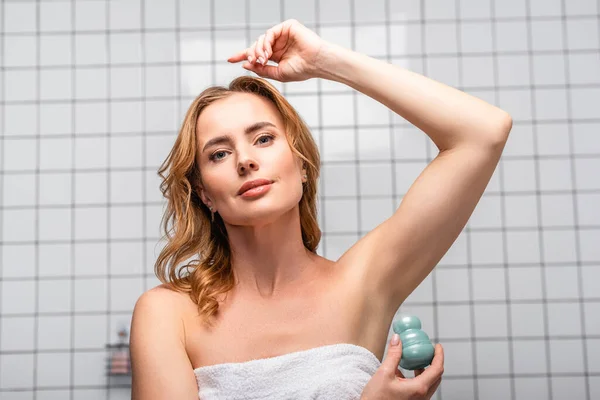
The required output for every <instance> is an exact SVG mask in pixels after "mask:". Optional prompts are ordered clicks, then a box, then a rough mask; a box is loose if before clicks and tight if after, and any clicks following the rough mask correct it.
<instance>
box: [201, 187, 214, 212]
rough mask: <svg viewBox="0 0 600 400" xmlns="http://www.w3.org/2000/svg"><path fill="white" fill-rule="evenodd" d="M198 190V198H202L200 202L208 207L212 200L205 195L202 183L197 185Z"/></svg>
mask: <svg viewBox="0 0 600 400" xmlns="http://www.w3.org/2000/svg"><path fill="white" fill-rule="evenodd" d="M198 192H199V194H200V199H201V200H202V202H203V203H204V204H205V205H206V206H207V207H210V206H211V205H212V201H211V200H210V198H209V197H208V196H207V194H206V190H204V187H203V186H202V185H198Z"/></svg>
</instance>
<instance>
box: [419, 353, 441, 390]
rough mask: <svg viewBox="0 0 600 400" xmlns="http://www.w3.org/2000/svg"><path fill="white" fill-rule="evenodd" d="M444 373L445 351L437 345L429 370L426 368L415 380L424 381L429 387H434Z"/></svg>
mask: <svg viewBox="0 0 600 400" xmlns="http://www.w3.org/2000/svg"><path fill="white" fill-rule="evenodd" d="M443 373H444V349H443V348H442V345H441V344H439V343H438V344H436V345H435V353H434V355H433V361H432V362H431V365H430V366H429V368H426V369H425V370H424V371H423V372H422V373H421V374H419V376H415V379H419V380H422V381H423V382H424V383H425V384H426V385H427V386H432V385H433V384H434V383H435V382H436V381H437V380H438V379H439V378H440V377H441V376H442V374H443Z"/></svg>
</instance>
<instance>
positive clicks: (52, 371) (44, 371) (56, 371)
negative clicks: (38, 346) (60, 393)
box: [36, 352, 71, 387]
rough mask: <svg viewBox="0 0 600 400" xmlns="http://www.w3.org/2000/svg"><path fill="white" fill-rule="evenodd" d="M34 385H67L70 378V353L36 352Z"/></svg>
mask: <svg viewBox="0 0 600 400" xmlns="http://www.w3.org/2000/svg"><path fill="white" fill-rule="evenodd" d="M36 362H37V369H36V371H37V374H36V385H37V386H42V387H65V386H69V384H70V379H71V354H70V353H68V352H67V353H50V354H46V353H38V354H36Z"/></svg>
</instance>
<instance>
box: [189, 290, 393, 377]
mask: <svg viewBox="0 0 600 400" xmlns="http://www.w3.org/2000/svg"><path fill="white" fill-rule="evenodd" d="M195 314H196V318H192V317H191V313H190V317H188V318H186V322H185V325H186V347H187V348H186V351H187V353H188V357H189V358H190V360H191V362H192V366H193V368H198V367H202V366H207V365H215V364H220V363H228V362H245V361H249V360H254V359H260V358H268V357H274V356H278V355H282V354H287V353H291V352H295V351H301V350H306V349H310V348H314V347H318V346H323V345H328V344H333V343H351V344H356V345H359V346H362V347H365V348H367V349H369V350H371V351H372V352H373V353H374V354H376V355H377V356H378V357H381V356H382V355H383V351H384V348H385V339H386V337H387V332H388V329H389V322H388V323H387V325H386V322H385V319H386V318H385V316H382V315H377V313H373V310H372V309H371V308H370V307H369V304H368V299H367V298H365V297H364V296H362V295H360V292H359V291H357V290H354V288H352V287H349V286H348V285H344V284H343V282H342V281H341V280H339V279H338V280H334V281H333V282H332V283H327V282H324V283H323V285H322V286H320V287H313V288H311V289H308V290H307V291H304V292H301V293H298V294H297V295H295V296H290V297H287V298H285V299H283V298H282V299H279V300H276V301H264V302H263V301H256V300H254V301H252V300H248V299H244V298H234V299H233V300H232V301H231V302H229V303H227V304H224V306H223V307H222V308H221V309H220V313H219V316H218V317H217V318H216V319H215V320H214V324H213V326H212V327H211V328H208V327H207V326H206V325H204V324H202V323H201V322H200V320H199V317H197V313H195ZM379 343H381V344H382V345H383V346H381V345H380V344H379ZM379 353H381V354H379Z"/></svg>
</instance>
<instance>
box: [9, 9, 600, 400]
mask: <svg viewBox="0 0 600 400" xmlns="http://www.w3.org/2000/svg"><path fill="white" fill-rule="evenodd" d="M0 4H1V6H0V16H1V18H0V24H1V26H2V29H1V32H2V40H1V44H0V46H1V47H0V59H1V60H2V61H1V63H2V73H1V75H0V96H1V97H0V102H1V105H2V107H0V126H1V127H2V129H1V141H0V154H1V156H0V221H1V224H0V225H1V229H0V260H1V261H0V262H1V268H0V284H1V286H0V291H1V296H0V399H2V400H4V399H10V400H13V399H15V400H25V399H27V400H29V399H37V400H41V399H43V400H49V399H61V400H62V399H67V398H70V399H86V400H88V399H107V398H110V399H121V398H122V399H127V398H129V397H130V392H129V390H130V389H129V388H128V387H127V384H128V382H127V380H121V381H119V380H115V379H114V378H113V379H111V380H110V381H109V380H107V378H106V377H105V376H104V373H103V365H104V364H103V363H104V357H105V350H104V346H105V344H106V343H112V342H115V341H116V339H117V338H116V330H117V328H118V327H119V326H120V324H126V325H127V324H129V322H130V314H131V311H132V307H133V304H134V302H135V300H136V299H137V297H138V296H139V295H140V294H141V293H142V292H143V291H145V290H146V289H148V288H150V287H153V286H155V285H156V284H158V283H159V282H158V281H157V279H156V278H155V277H154V276H153V262H154V260H155V258H156V255H157V254H158V249H159V246H160V244H158V243H157V241H158V236H159V233H158V223H159V219H160V216H161V211H162V204H163V202H162V200H161V196H160V192H159V190H158V184H159V180H158V179H157V176H156V170H157V167H158V166H159V164H160V163H161V162H162V160H163V159H164V157H165V156H166V154H167V152H168V149H169V148H170V146H171V145H172V143H173V140H174V138H175V135H176V132H177V130H178V127H179V123H180V122H181V121H182V119H183V115H184V113H185V111H186V108H187V105H188V104H189V103H190V101H191V100H192V99H193V97H194V96H195V95H197V94H198V93H199V92H200V91H201V90H202V89H204V88H205V87H207V86H208V85H212V84H226V83H228V82H229V81H230V80H231V79H232V78H233V77H235V76H237V75H241V74H244V73H246V71H245V70H243V69H242V68H241V67H240V65H239V64H238V65H230V64H228V63H227V62H226V61H225V59H226V58H227V57H228V56H229V55H231V54H232V53H233V52H236V51H238V50H240V49H241V48H244V47H246V46H247V45H249V44H250V43H252V42H253V41H254V40H255V38H256V37H257V36H258V35H260V34H261V33H262V32H264V31H265V30H266V29H267V28H269V27H270V26H272V25H274V24H276V23H278V22H280V21H281V20H283V19H286V18H296V19H298V20H300V21H302V22H303V23H305V24H306V25H307V26H308V27H310V28H311V29H314V30H316V31H317V32H318V33H319V34H320V35H321V36H322V37H323V38H325V39H326V40H330V41H333V42H336V43H338V44H341V45H343V46H346V47H351V48H353V49H355V50H357V51H360V52H363V53H366V54H369V55H371V56H373V57H377V58H381V59H384V60H387V61H389V62H391V63H393V64H396V65H399V66H402V67H406V68H409V69H411V70H414V71H416V72H419V73H423V74H425V75H428V76H430V77H432V78H434V79H437V80H440V81H442V82H444V83H446V84H449V85H452V86H456V87H459V88H461V89H463V90H465V91H467V92H469V93H471V94H474V95H476V96H478V97H481V98H483V99H484V100H486V101H489V102H491V103H493V104H496V105H499V106H500V107H502V108H504V109H506V110H507V111H509V112H510V113H511V115H512V117H513V120H514V127H513V131H512V134H511V136H510V141H509V143H508V144H507V146H506V150H505V152H504V156H503V159H502V161H501V163H500V165H499V167H498V168H497V170H496V173H495V175H494V177H493V178H492V180H491V182H490V184H489V186H488V188H487V190H486V193H485V194H484V196H483V198H482V199H481V202H480V203H479V205H478V207H477V209H476V210H475V212H474V214H473V216H472V218H471V220H470V222H469V224H468V226H467V227H466V229H465V230H464V231H463V232H462V234H461V235H460V237H459V238H458V239H457V241H456V242H455V244H454V245H453V247H452V248H451V249H450V251H449V252H448V253H447V254H446V256H445V257H444V258H443V260H442V261H441V262H440V265H439V266H438V267H437V268H436V270H435V271H434V272H433V273H432V274H431V275H430V276H429V277H428V278H427V279H426V280H425V281H424V282H423V284H422V285H421V286H420V287H419V288H418V289H417V290H416V291H415V292H414V293H413V294H412V295H411V296H410V298H409V299H408V300H407V302H406V303H405V305H404V306H403V307H402V308H401V311H402V312H409V313H415V314H416V315H418V316H419V317H420V318H421V320H422V321H423V329H424V330H425V331H426V332H427V333H428V334H429V335H430V337H431V338H432V339H433V340H434V341H435V342H441V343H442V344H443V345H444V348H445V353H446V364H445V366H446V368H445V374H444V381H443V383H442V385H441V387H440V389H439V391H438V394H437V395H436V396H437V397H436V398H437V399H444V400H448V399H471V398H480V399H492V400H494V399H503V400H505V399H519V400H520V399H546V398H548V399H550V398H552V399H566V398H568V399H569V400H578V399H593V398H600V363H599V362H598V360H599V359H600V317H599V315H600V250H599V249H600V136H599V135H600V112H599V110H600V107H599V106H598V105H599V104H600V58H599V50H600V44H599V41H600V28H599V12H600V10H599V7H600V6H599V2H598V1H597V0H568V1H567V0H502V1H500V0H424V1H417V0H405V1H396V0H368V1H367V0H354V1H353V0H318V1H317V0H305V1H302V2H299V1H292V0H226V1H223V0H219V1H216V0H77V1H74V0H55V1H50V0H40V1H30V0H18V1H17V0H3V1H1V2H0ZM374 79H376V77H374ZM274 83H275V85H276V86H277V87H278V88H280V89H281V90H282V91H283V93H284V94H285V95H286V97H287V98H288V99H289V101H290V102H291V103H292V104H293V105H294V106H295V107H296V108H297V109H298V110H299V111H300V113H301V114H302V116H303V117H304V118H305V120H306V121H307V122H308V123H309V125H310V126H311V128H312V130H313V133H314V135H315V137H316V138H317V140H318V143H319V147H320V150H321V154H322V157H323V166H322V179H321V188H320V195H321V197H320V199H319V201H320V205H321V211H322V212H321V227H322V228H323V230H324V237H323V241H322V244H321V248H320V254H322V255H324V256H326V257H328V258H331V259H336V258H337V257H338V256H339V255H340V254H341V253H343V251H345V250H346V249H347V248H348V247H349V246H350V245H351V244H352V243H354V242H355V241H356V240H357V239H358V238H359V237H361V236H362V235H364V234H365V233H366V232H368V231H369V230H370V229H372V228H373V227H375V226H376V225H377V224H378V223H380V222H382V221H383V220H384V219H385V218H387V217H388V216H390V215H391V213H392V212H393V211H394V209H395V207H397V205H398V204H399V202H400V201H401V199H402V196H403V194H404V193H406V191H407V189H408V188H409V187H410V185H411V183H412V182H413V180H414V179H415V178H416V177H417V175H418V174H419V173H420V172H421V171H422V170H423V168H424V167H425V166H426V164H427V162H429V161H430V160H431V159H432V158H433V157H435V155H436V153H435V151H434V149H435V147H434V146H433V144H432V143H431V141H430V140H429V139H428V138H427V137H426V136H425V135H424V134H423V133H422V132H420V131H417V130H416V129H415V128H413V127H411V126H410V125H408V124H407V123H406V122H405V121H403V120H402V119H401V118H400V117H398V116H396V115H392V114H391V113H390V112H389V111H388V110H387V109H386V108H385V107H383V106H382V105H380V104H379V103H377V102H375V101H373V100H372V99H370V98H368V97H366V96H364V95H362V94H360V93H356V92H354V91H353V90H351V89H350V88H348V87H346V86H343V85H341V84H337V83H333V82H330V81H317V80H310V81H306V82H302V83H291V84H280V83H278V82H274ZM119 386H124V387H119Z"/></svg>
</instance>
